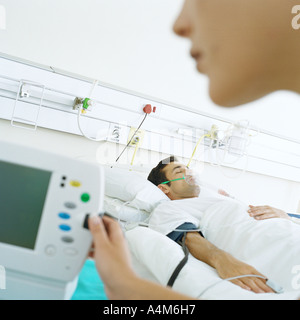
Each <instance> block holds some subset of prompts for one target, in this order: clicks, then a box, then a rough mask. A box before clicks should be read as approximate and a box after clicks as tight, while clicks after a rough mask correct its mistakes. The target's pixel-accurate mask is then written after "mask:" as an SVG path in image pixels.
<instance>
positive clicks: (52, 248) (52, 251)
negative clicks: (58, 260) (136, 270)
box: [45, 244, 56, 256]
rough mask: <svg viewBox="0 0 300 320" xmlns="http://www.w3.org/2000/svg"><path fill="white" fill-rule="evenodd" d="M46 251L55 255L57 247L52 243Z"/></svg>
mask: <svg viewBox="0 0 300 320" xmlns="http://www.w3.org/2000/svg"><path fill="white" fill-rule="evenodd" d="M45 253H46V255H47V256H54V255H55V254H56V247H55V246H53V245H52V244H49V245H48V246H47V247H46V248H45Z"/></svg>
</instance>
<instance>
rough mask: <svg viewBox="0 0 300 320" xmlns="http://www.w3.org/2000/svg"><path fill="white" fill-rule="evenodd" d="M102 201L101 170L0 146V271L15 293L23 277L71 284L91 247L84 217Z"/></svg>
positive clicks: (13, 146) (1, 293) (94, 211)
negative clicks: (1, 269)
mask: <svg viewBox="0 0 300 320" xmlns="http://www.w3.org/2000/svg"><path fill="white" fill-rule="evenodd" d="M103 197H104V173H103V169H102V168H101V166H99V165H97V164H92V163H87V162H82V161H78V160H76V159H72V158H71V157H70V158H69V157H64V156H61V155H57V154H53V153H50V152H49V153H48V152H45V151H40V150H37V149H34V148H28V147H25V146H21V145H17V144H11V143H6V142H1V141H0V253H1V254H0V265H2V266H3V267H4V268H5V269H6V273H7V274H8V276H9V277H8V278H9V279H10V278H14V280H13V282H12V285H11V287H15V284H16V283H15V281H16V280H15V279H16V278H18V277H20V275H25V276H26V275H27V276H28V277H30V279H35V280H34V281H37V282H39V281H42V282H45V281H46V282H47V281H48V282H49V281H50V282H49V283H51V281H52V282H53V283H56V284H57V283H59V284H60V285H63V284H65V283H67V282H70V281H73V280H74V279H75V277H76V276H77V275H78V274H79V272H80V270H81V268H82V266H83V264H84V262H85V260H86V258H87V255H88V251H89V248H90V246H91V241H92V237H91V234H90V232H89V230H87V229H84V228H83V222H84V219H85V216H86V215H87V214H89V215H91V214H99V213H101V212H102V205H103ZM9 279H8V280H9ZM9 290H10V283H9V282H8V283H7V285H6V290H0V298H4V299H5V298H6V297H5V295H6V294H7V295H8V296H9V297H10V298H13V296H14V293H12V292H10V291H9ZM25 291H26V290H25ZM29 292H30V290H28V293H29ZM15 294H16V297H17V296H18V293H17V292H16V293H15ZM24 298H26V297H24Z"/></svg>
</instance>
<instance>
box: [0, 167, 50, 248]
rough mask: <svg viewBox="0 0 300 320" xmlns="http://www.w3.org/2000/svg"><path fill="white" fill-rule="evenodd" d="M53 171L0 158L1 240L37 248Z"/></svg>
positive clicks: (24, 246)
mask: <svg viewBox="0 0 300 320" xmlns="http://www.w3.org/2000/svg"><path fill="white" fill-rule="evenodd" d="M51 174H52V172H49V171H44V170H38V169H35V168H31V167H26V166H21V165H16V164H12V163H8V162H3V161H0V242H2V243H6V244H11V245H15V246H19V247H23V248H28V249H34V247H35V242H36V237H37V233H38V229H39V224H40V220H41V216H42V213H43V208H44V203H45V199H46V195H47V191H48V187H49V182H50V178H51Z"/></svg>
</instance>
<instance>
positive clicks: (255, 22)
mask: <svg viewBox="0 0 300 320" xmlns="http://www.w3.org/2000/svg"><path fill="white" fill-rule="evenodd" d="M297 2H298V4H299V1H298V0H249V1H247V0H185V3H184V6H183V9H182V11H181V13H180V15H179V17H178V19H177V20H176V22H175V24H174V31H175V33H177V34H178V35H180V36H182V37H187V38H189V39H190V40H191V44H192V48H191V55H192V56H193V57H194V59H195V60H196V64H197V69H198V71H199V72H201V73H204V74H206V75H207V76H208V78H209V80H210V86H209V91H210V96H211V98H212V100H213V101H214V102H215V103H217V104H219V105H222V106H236V105H240V104H244V103H247V102H250V101H253V100H255V99H258V98H260V97H262V96H264V95H266V94H268V93H270V92H272V91H275V90H280V89H289V88H285V87H284V86H288V80H287V79H288V78H289V77H291V76H292V74H293V73H294V68H295V66H293V65H292V64H291V63H290V60H291V59H293V58H292V56H294V54H293V48H292V47H291V44H292V45H293V43H294V42H297V39H296V38H295V37H296V36H297V34H296V33H295V32H294V31H295V30H293V28H291V9H292V7H293V5H295V4H297ZM291 37H294V38H295V41H291ZM298 41H299V40H298ZM288 48H289V49H288ZM289 79H290V78H289ZM289 82H290V81H289Z"/></svg>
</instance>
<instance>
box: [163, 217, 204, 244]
mask: <svg viewBox="0 0 300 320" xmlns="http://www.w3.org/2000/svg"><path fill="white" fill-rule="evenodd" d="M176 229H178V230H180V231H176V230H174V231H172V232H170V233H169V234H168V235H167V237H169V238H170V239H172V240H174V241H175V242H178V241H181V239H182V237H183V235H184V234H185V231H182V230H186V232H190V231H191V232H192V231H193V230H197V229H198V228H197V227H196V226H195V225H194V224H193V223H190V222H186V223H184V224H182V225H180V226H179V227H177V228H176ZM198 232H199V234H200V235H201V237H203V238H204V236H203V234H202V233H201V231H198Z"/></svg>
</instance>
